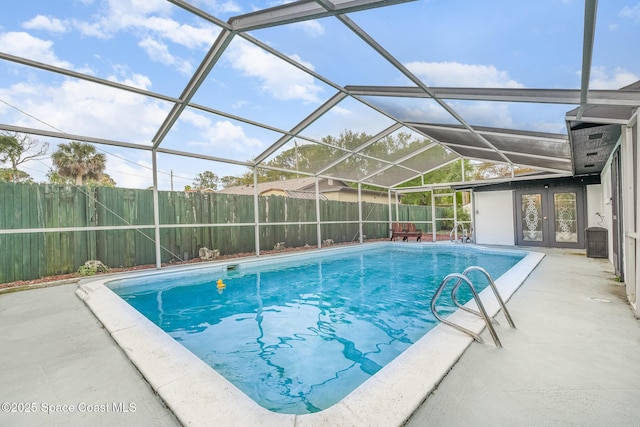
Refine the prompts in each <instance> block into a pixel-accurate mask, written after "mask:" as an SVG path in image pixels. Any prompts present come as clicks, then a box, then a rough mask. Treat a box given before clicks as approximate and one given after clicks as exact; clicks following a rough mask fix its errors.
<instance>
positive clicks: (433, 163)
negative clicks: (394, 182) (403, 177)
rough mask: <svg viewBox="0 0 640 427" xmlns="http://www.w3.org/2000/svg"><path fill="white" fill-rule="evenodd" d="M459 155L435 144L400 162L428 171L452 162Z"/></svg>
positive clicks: (406, 165) (408, 166)
mask: <svg viewBox="0 0 640 427" xmlns="http://www.w3.org/2000/svg"><path fill="white" fill-rule="evenodd" d="M457 157H458V155H457V154H456V153H454V152H452V151H449V150H445V149H444V148H442V147H441V146H435V147H431V148H429V149H428V150H425V151H422V152H421V153H419V154H416V155H415V156H413V157H410V158H408V159H407V160H405V161H403V162H400V164H401V165H402V166H404V167H407V168H410V169H414V170H417V171H420V172H422V173H426V172H429V171H431V170H433V169H436V168H438V167H439V166H442V165H445V164H447V163H449V162H451V161H452V160H454V159H456V158H457Z"/></svg>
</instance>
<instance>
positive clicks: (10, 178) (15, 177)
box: [0, 168, 33, 183]
mask: <svg viewBox="0 0 640 427" xmlns="http://www.w3.org/2000/svg"><path fill="white" fill-rule="evenodd" d="M0 182H31V183H32V182H33V179H31V176H30V175H29V174H28V173H26V172H23V171H21V170H13V169H7V168H2V169H0Z"/></svg>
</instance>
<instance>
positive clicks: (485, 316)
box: [431, 265, 516, 347]
mask: <svg viewBox="0 0 640 427" xmlns="http://www.w3.org/2000/svg"><path fill="white" fill-rule="evenodd" d="M472 271H479V272H481V273H482V274H484V275H485V276H486V278H487V280H488V281H489V286H490V287H491V290H493V294H494V295H495V296H496V299H497V300H498V304H500V308H502V312H503V313H504V316H505V317H506V318H507V322H509V326H511V327H512V328H515V327H516V325H515V324H514V323H513V319H511V315H510V314H509V310H507V306H506V305H505V303H504V301H503V300H502V297H501V296H500V293H499V292H498V288H497V287H496V284H495V282H494V281H493V279H492V278H491V275H490V274H489V272H488V271H487V270H485V269H484V268H482V267H479V266H477V265H474V266H471V267H468V268H466V269H465V270H464V271H463V272H462V274H459V273H451V274H449V275H447V276H446V277H445V278H444V279H442V282H441V283H440V286H438V289H437V290H436V293H435V294H434V295H433V298H432V299H431V312H432V313H433V315H434V316H435V317H436V319H438V320H439V321H440V322H442V323H444V324H445V325H449V326H451V327H452V328H454V329H457V330H458V331H460V332H464V333H465V334H467V335H470V336H471V337H473V339H474V340H476V341H477V342H479V343H484V340H483V339H482V338H481V337H480V335H478V334H476V333H475V332H473V331H470V330H469V329H467V328H465V327H463V326H460V325H457V324H455V323H453V322H451V321H449V320H447V319H445V318H444V317H442V316H440V315H439V314H438V312H437V310H436V300H437V299H438V297H440V294H441V293H442V291H443V289H444V287H445V285H446V284H447V283H448V282H449V280H452V279H458V281H457V282H456V284H455V285H454V286H453V288H452V289H451V299H452V300H453V302H454V304H455V305H456V306H457V307H458V308H460V309H462V310H464V311H466V312H468V313H471V314H474V315H476V316H479V317H482V318H483V319H484V321H485V323H486V325H487V329H488V330H489V333H490V334H491V337H492V338H493V342H494V343H495V345H496V347H502V343H501V342H500V339H499V338H498V334H497V333H496V330H495V328H494V327H493V323H494V322H495V323H498V322H497V321H496V320H495V319H492V318H490V317H489V315H488V314H487V311H486V310H485V308H484V305H483V304H482V301H481V300H480V295H478V291H477V290H476V287H475V286H474V285H473V283H472V282H471V280H469V277H468V275H469V273H470V272H472ZM463 283H466V284H467V286H468V287H469V289H470V290H471V293H472V295H473V299H474V300H475V302H476V305H477V306H478V311H476V310H474V309H471V308H469V307H465V306H463V305H462V304H461V303H460V301H458V298H457V297H456V293H457V292H458V288H460V286H461V285H462V284H463Z"/></svg>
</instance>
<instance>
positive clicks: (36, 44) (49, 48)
mask: <svg viewBox="0 0 640 427" xmlns="http://www.w3.org/2000/svg"><path fill="white" fill-rule="evenodd" d="M0 46H3V50H4V51H5V52H6V53H9V54H12V55H16V56H22V57H25V58H29V59H33V60H35V61H39V62H44V63H46V64H51V65H55V66H57V67H63V68H72V64H71V63H69V62H67V61H64V60H62V59H59V58H58V57H57V56H56V54H55V53H54V51H53V42H52V41H50V40H43V39H39V38H37V37H33V36H32V35H31V34H29V33H25V32H8V33H0Z"/></svg>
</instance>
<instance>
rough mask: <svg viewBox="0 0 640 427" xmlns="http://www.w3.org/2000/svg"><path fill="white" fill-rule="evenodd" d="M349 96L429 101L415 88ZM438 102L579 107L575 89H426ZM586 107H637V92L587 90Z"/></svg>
mask: <svg viewBox="0 0 640 427" xmlns="http://www.w3.org/2000/svg"><path fill="white" fill-rule="evenodd" d="M344 88H345V90H346V91H347V92H349V94H350V95H352V96H384V97H397V98H432V96H431V95H429V94H427V93H425V92H424V91H423V90H422V89H421V88H419V87H412V86H354V85H349V86H345V87H344ZM429 89H430V91H431V92H432V93H433V95H434V96H436V97H437V98H440V99H456V100H468V101H496V102H526V103H538V104H568V105H576V104H580V102H581V97H582V92H581V91H580V90H578V89H525V88H476V87H474V88H463V87H429ZM587 95H588V98H589V105H625V106H632V107H633V106H640V91H621V90H599V89H598V90H589V91H587Z"/></svg>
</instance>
